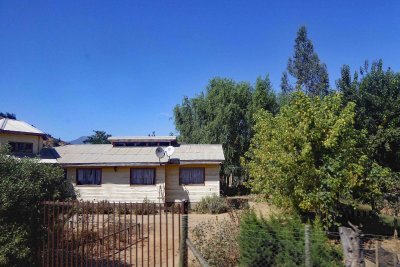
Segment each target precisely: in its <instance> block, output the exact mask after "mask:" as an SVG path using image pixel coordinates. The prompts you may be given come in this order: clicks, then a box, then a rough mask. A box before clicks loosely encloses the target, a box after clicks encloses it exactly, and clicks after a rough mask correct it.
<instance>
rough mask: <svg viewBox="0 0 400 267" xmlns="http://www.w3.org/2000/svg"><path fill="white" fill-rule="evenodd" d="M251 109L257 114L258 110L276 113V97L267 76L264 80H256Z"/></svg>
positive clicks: (259, 78)
mask: <svg viewBox="0 0 400 267" xmlns="http://www.w3.org/2000/svg"><path fill="white" fill-rule="evenodd" d="M251 109H252V110H253V112H257V111H258V110H260V109H264V110H267V111H269V112H272V113H276V112H277V110H278V105H277V102H276V95H275V93H274V90H273V89H272V84H271V81H270V79H269V76H268V75H267V76H266V77H265V78H264V79H263V78H261V77H258V78H257V81H256V86H255V90H254V92H253V94H252V100H251Z"/></svg>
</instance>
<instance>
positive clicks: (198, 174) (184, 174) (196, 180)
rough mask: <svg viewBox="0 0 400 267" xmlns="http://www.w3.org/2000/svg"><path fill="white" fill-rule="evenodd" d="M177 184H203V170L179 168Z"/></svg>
mask: <svg viewBox="0 0 400 267" xmlns="http://www.w3.org/2000/svg"><path fill="white" fill-rule="evenodd" d="M179 184H204V168H180V169H179Z"/></svg>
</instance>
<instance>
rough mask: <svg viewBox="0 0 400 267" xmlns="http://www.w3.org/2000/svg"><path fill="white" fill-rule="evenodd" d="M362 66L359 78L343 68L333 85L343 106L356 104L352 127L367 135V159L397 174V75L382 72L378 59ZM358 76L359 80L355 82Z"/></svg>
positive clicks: (399, 113)
mask: <svg viewBox="0 0 400 267" xmlns="http://www.w3.org/2000/svg"><path fill="white" fill-rule="evenodd" d="M368 66H369V64H368V63H365V64H364V67H363V68H361V69H360V75H358V73H357V72H355V74H354V76H353V77H352V76H351V73H350V67H349V66H346V65H345V66H343V67H342V70H341V77H340V79H339V80H338V81H337V82H336V85H337V88H338V90H339V91H341V92H342V93H343V100H344V103H348V102H349V101H352V102H354V103H356V114H357V115H356V127H357V128H358V129H364V130H366V132H367V133H368V140H367V142H366V146H367V147H368V149H369V150H370V151H369V152H370V154H371V155H370V156H371V157H373V158H374V159H375V160H377V162H378V163H379V164H380V165H382V166H385V167H390V168H391V169H392V170H393V171H396V172H399V171H400V73H395V72H393V71H392V70H391V69H387V70H384V69H383V63H382V60H379V61H377V62H373V63H372V65H371V67H370V68H369V67H368ZM359 77H360V79H359Z"/></svg>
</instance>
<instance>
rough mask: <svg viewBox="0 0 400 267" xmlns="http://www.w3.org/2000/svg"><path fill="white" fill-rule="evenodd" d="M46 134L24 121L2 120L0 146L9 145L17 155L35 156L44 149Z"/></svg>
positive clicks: (0, 123)
mask: <svg viewBox="0 0 400 267" xmlns="http://www.w3.org/2000/svg"><path fill="white" fill-rule="evenodd" d="M44 138H46V134H45V133H44V132H42V131H41V130H39V129H37V128H35V127H33V126H32V125H29V124H28V123H26V122H24V121H18V120H12V119H7V118H0V144H8V145H9V146H10V149H11V152H12V153H13V154H16V155H19V154H21V155H27V156H33V155H35V154H38V153H40V151H41V150H42V148H43V139H44Z"/></svg>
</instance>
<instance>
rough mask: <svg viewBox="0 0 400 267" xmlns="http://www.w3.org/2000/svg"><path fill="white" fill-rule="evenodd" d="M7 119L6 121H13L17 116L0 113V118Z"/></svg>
mask: <svg viewBox="0 0 400 267" xmlns="http://www.w3.org/2000/svg"><path fill="white" fill-rule="evenodd" d="M1 117H3V118H7V119H13V120H16V119H17V116H16V115H15V113H10V112H0V118H1Z"/></svg>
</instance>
